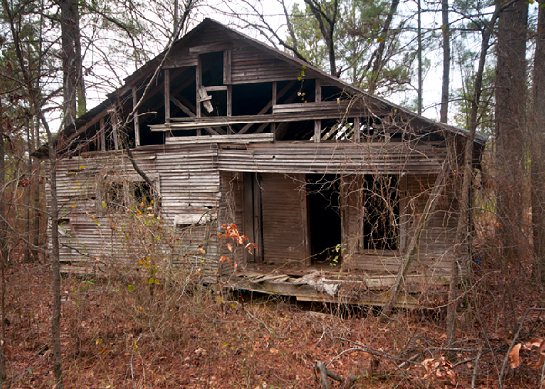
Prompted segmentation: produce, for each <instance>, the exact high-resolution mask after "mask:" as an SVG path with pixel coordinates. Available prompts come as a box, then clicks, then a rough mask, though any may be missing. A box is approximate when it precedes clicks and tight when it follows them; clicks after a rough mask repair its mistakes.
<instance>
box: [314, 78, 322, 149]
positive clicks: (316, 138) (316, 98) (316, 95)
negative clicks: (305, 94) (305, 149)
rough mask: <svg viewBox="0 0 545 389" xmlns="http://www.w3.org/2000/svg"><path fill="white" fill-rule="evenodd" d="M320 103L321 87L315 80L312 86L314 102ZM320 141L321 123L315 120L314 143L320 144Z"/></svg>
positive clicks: (317, 80) (318, 81)
mask: <svg viewBox="0 0 545 389" xmlns="http://www.w3.org/2000/svg"><path fill="white" fill-rule="evenodd" d="M321 101H322V87H321V86H320V80H319V79H316V80H315V85H314V102H316V103H320V102H321ZM321 139H322V121H321V120H319V119H316V120H315V121H314V142H316V143H320V140H321Z"/></svg>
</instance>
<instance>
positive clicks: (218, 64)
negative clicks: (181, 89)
mask: <svg viewBox="0 0 545 389" xmlns="http://www.w3.org/2000/svg"><path fill="white" fill-rule="evenodd" d="M201 63H202V64H203V74H202V85H203V86H219V85H223V51H217V52H213V53H206V54H201Z"/></svg>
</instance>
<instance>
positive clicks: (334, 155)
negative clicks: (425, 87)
mask: <svg viewBox="0 0 545 389" xmlns="http://www.w3.org/2000/svg"><path fill="white" fill-rule="evenodd" d="M364 150H365V151H366V152H363V151H364ZM403 152H406V153H407V154H403ZM396 153H398V154H399V155H398V156H396ZM134 154H135V157H136V160H137V163H138V164H139V165H140V166H141V168H142V169H143V170H144V171H145V172H146V173H147V174H148V176H149V177H150V178H151V179H152V180H153V181H154V182H155V183H156V186H157V188H158V189H159V191H160V195H161V199H162V203H161V208H160V216H161V220H160V222H155V223H157V224H158V227H160V228H161V230H162V231H163V232H164V233H163V235H162V237H161V239H162V240H156V242H155V243H154V244H155V245H156V246H157V247H156V248H158V251H157V252H161V253H163V254H164V255H162V257H161V258H162V259H161V260H162V261H163V262H162V266H167V265H168V266H172V265H174V266H183V265H184V264H192V265H194V266H193V267H194V268H199V269H201V272H202V273H204V274H205V275H208V276H215V275H216V274H217V272H218V271H219V272H220V273H221V274H230V273H231V272H232V271H233V270H234V263H237V264H238V265H241V266H245V265H246V261H247V258H245V257H244V255H243V252H242V249H241V248H240V247H239V248H237V249H236V250H235V252H234V253H231V252H230V251H229V250H228V249H227V244H226V243H227V241H225V240H224V239H221V240H220V239H219V238H218V233H221V232H222V229H221V224H229V223H235V224H236V225H237V227H238V228H239V231H240V233H241V234H245V233H247V232H246V231H243V225H244V207H245V202H244V172H259V175H260V189H259V190H260V192H261V196H262V198H261V207H262V220H261V222H262V232H263V253H262V254H263V261H264V262H265V263H272V264H278V265H283V264H286V263H288V262H294V263H300V264H305V263H307V260H308V258H309V254H310V253H309V249H308V247H309V232H308V218H307V215H306V212H307V210H306V194H305V193H304V192H301V190H304V189H303V187H304V180H305V174H304V173H322V174H325V173H333V174H343V175H345V176H344V178H343V188H344V189H343V191H345V192H346V193H344V194H343V196H344V197H343V198H345V200H343V201H345V202H344V203H343V204H342V209H343V211H342V212H343V227H342V228H343V231H342V234H343V243H344V244H345V247H346V248H347V249H348V251H347V254H350V257H349V265H350V268H353V269H355V270H363V271H369V272H378V273H392V272H396V271H397V268H398V266H399V263H400V258H401V256H402V252H403V248H404V246H405V244H406V242H407V241H408V240H409V239H410V236H411V235H410V234H411V229H412V227H413V226H414V224H415V222H416V220H418V218H419V217H420V216H421V212H422V210H423V208H424V206H425V203H426V200H427V193H429V191H430V190H431V186H432V185H433V184H434V182H435V177H436V174H434V173H433V172H434V171H435V170H437V168H438V165H439V160H440V159H441V157H442V156H443V155H444V150H442V149H440V148H432V147H428V146H421V145H416V146H415V147H412V148H408V147H407V146H405V145H401V144H392V145H387V144H386V145H385V144H381V145H378V144H368V145H353V144H348V143H336V144H332V143H320V144H318V145H317V144H314V143H311V142H277V143H269V144H249V145H244V146H243V147H240V146H237V145H234V146H230V145H222V146H220V147H218V145H217V144H215V143H209V144H206V143H203V144H195V145H187V144H182V145H178V144H171V145H161V146H144V147H141V148H140V149H139V150H138V151H135V152H134ZM390 154H393V155H390ZM402 155H403V158H402ZM402 160H403V163H402V162H401V161H402ZM378 171H380V172H382V173H383V174H399V173H402V172H408V173H406V174H404V181H403V182H404V183H403V185H401V189H400V213H401V217H400V231H401V236H400V245H399V250H397V251H384V252H380V253H379V252H377V253H370V252H369V251H365V252H364V251H363V250H361V248H360V247H359V246H358V242H359V240H361V234H362V229H361V218H362V209H361V204H360V203H361V199H359V198H358V187H359V186H361V182H362V174H369V173H376V172H378ZM423 171H426V173H425V174H424V173H421V172H423ZM427 172H431V173H427ZM346 173H349V174H346ZM354 173H357V174H354ZM58 181H59V183H58V197H59V203H60V205H61V215H62V226H61V233H62V236H61V243H62V244H63V246H62V249H61V261H62V262H63V263H64V264H65V265H71V266H72V268H73V267H81V268H86V269H94V268H97V267H101V266H102V265H103V264H115V265H116V266H117V265H130V266H133V267H135V268H138V266H137V264H138V263H139V261H140V260H141V259H142V258H146V257H147V256H149V248H146V243H145V239H146V236H145V234H144V235H142V234H139V232H141V231H145V229H146V226H145V223H146V222H145V221H143V222H142V221H139V220H140V219H139V218H138V217H137V216H135V210H132V211H131V210H130V211H129V212H125V213H123V212H121V213H119V212H118V213H109V211H108V212H106V210H105V209H103V206H102V201H103V198H104V183H105V182H107V181H110V182H111V181H114V182H121V183H130V182H142V178H141V177H140V176H139V175H138V174H136V172H135V171H134V170H133V168H132V165H131V164H130V162H129V160H128V159H127V158H126V156H124V155H123V154H122V153H121V152H103V153H94V154H88V155H86V156H81V157H75V158H72V159H67V160H61V161H60V162H59V165H58ZM345 195H346V196H345ZM456 209H457V204H456V202H455V199H454V195H453V191H452V186H450V187H449V188H448V190H447V191H446V192H445V193H444V194H443V196H442V197H441V201H440V203H439V205H438V208H437V210H436V211H435V213H434V215H433V216H432V218H431V220H430V222H429V225H428V228H427V229H426V230H425V232H424V234H423V236H422V240H421V245H420V251H419V254H418V261H417V263H416V264H415V267H414V268H413V270H414V271H418V272H430V271H433V272H437V271H439V272H446V271H447V270H448V261H449V260H450V258H451V254H452V244H453V237H454V230H455V227H456V222H457V213H456ZM151 212H152V211H149V213H151ZM254 212H255V211H254ZM143 216H146V215H145V214H144V215H143ZM138 223H144V224H142V225H141V226H140V227H139V226H138ZM159 224H160V226H159ZM167 232H168V233H167ZM134 242H137V243H138V244H136V245H135V244H134ZM233 247H234V246H233ZM224 255H225V256H229V258H230V259H232V261H231V264H229V263H228V262H227V261H224V262H222V263H221V264H220V263H219V259H220V257H221V256H224ZM347 258H348V257H347ZM165 261H166V262H165Z"/></svg>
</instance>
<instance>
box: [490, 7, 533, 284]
mask: <svg viewBox="0 0 545 389" xmlns="http://www.w3.org/2000/svg"><path fill="white" fill-rule="evenodd" d="M497 4H498V6H499V5H501V4H503V2H502V0H497ZM527 27H528V2H527V1H524V0H518V1H516V2H514V3H513V4H511V5H510V6H509V7H507V8H505V10H504V11H503V12H502V13H501V14H500V16H499V19H498V32H497V34H498V43H497V52H498V55H497V56H498V63H497V68H496V139H497V142H496V148H497V149H496V167H497V176H498V180H499V182H498V192H497V214H498V217H499V220H498V222H499V225H500V239H501V243H502V256H503V260H504V261H513V260H516V259H517V258H518V255H519V254H520V251H519V250H518V244H519V243H520V237H521V227H522V215H523V212H522V211H523V202H524V198H523V192H524V191H523V187H524V186H523V185H524V180H523V177H524V143H523V140H524V133H525V131H524V130H525V126H526V113H525V110H526V31H527ZM505 276H506V277H507V276H508V275H507V274H505Z"/></svg>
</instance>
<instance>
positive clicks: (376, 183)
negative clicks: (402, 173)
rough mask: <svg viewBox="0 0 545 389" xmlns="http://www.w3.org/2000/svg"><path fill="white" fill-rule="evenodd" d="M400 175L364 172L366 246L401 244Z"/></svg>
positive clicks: (378, 247)
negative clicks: (380, 174) (366, 173)
mask: <svg viewBox="0 0 545 389" xmlns="http://www.w3.org/2000/svg"><path fill="white" fill-rule="evenodd" d="M398 183H399V177H398V176H395V175H384V176H379V175H365V179H364V183H363V249H364V250H397V249H398V247H399V201H398Z"/></svg>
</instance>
